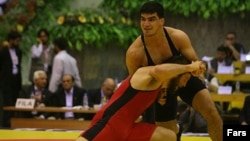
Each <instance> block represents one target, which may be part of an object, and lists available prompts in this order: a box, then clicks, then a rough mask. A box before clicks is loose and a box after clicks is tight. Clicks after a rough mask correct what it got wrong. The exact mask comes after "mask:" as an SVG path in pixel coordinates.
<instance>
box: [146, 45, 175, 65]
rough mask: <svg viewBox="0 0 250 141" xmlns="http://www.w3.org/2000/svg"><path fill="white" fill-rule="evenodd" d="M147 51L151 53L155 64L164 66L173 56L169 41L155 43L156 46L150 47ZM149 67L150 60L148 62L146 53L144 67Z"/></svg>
mask: <svg viewBox="0 0 250 141" xmlns="http://www.w3.org/2000/svg"><path fill="white" fill-rule="evenodd" d="M147 50H148V52H149V55H150V57H151V59H152V60H153V62H154V63H155V64H162V63H163V62H165V61H166V60H167V59H168V58H170V57H171V56H173V54H172V52H171V49H170V47H169V44H168V42H167V40H166V41H162V42H161V43H159V44H157V43H155V44H151V45H148V46H147ZM147 65H148V60H147V56H146V53H145V51H144V61H143V66H147Z"/></svg>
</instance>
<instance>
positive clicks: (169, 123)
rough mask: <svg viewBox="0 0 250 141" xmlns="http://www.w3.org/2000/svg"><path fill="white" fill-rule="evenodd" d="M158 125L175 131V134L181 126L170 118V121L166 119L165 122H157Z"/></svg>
mask: <svg viewBox="0 0 250 141" xmlns="http://www.w3.org/2000/svg"><path fill="white" fill-rule="evenodd" d="M156 125H157V126H161V127H164V128H167V129H170V130H172V131H173V132H175V134H177V133H178V132H179V127H178V124H177V121H176V120H170V121H165V122H156Z"/></svg>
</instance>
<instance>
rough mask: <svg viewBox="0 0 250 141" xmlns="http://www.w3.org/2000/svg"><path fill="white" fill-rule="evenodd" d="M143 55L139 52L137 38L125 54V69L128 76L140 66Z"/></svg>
mask: <svg viewBox="0 0 250 141" xmlns="http://www.w3.org/2000/svg"><path fill="white" fill-rule="evenodd" d="M142 60H143V54H142V52H141V48H140V43H139V37H138V38H137V39H136V40H135V41H134V42H133V43H132V44H131V45H130V46H129V48H128V50H127V52H126V67H127V69H128V73H129V75H132V74H134V73H135V71H136V70H137V69H138V68H140V67H141V66H142Z"/></svg>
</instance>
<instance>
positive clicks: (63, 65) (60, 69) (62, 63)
mask: <svg viewBox="0 0 250 141" xmlns="http://www.w3.org/2000/svg"><path fill="white" fill-rule="evenodd" d="M67 47H68V42H67V40H66V39H64V38H56V39H55V40H54V50H55V53H56V55H55V57H54V60H53V67H52V75H51V79H50V82H49V90H50V91H51V92H53V93H54V92H56V90H57V89H58V87H59V84H60V83H61V79H62V76H63V75H64V74H70V75H72V76H73V77H74V79H75V85H77V86H78V87H82V82H81V78H80V76H79V71H78V67H77V62H76V60H75V58H73V57H72V56H71V55H69V54H68V53H67V51H66V48H67Z"/></svg>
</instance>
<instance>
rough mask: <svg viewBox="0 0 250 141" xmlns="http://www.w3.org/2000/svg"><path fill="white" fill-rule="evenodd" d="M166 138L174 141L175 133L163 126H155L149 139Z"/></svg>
mask: <svg viewBox="0 0 250 141" xmlns="http://www.w3.org/2000/svg"><path fill="white" fill-rule="evenodd" d="M166 139H167V140H168V141H176V134H175V133H174V132H173V131H172V130H169V129H166V128H164V127H157V128H156V129H155V131H154V133H153V134H152V137H151V139H150V141H163V140H166Z"/></svg>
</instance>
